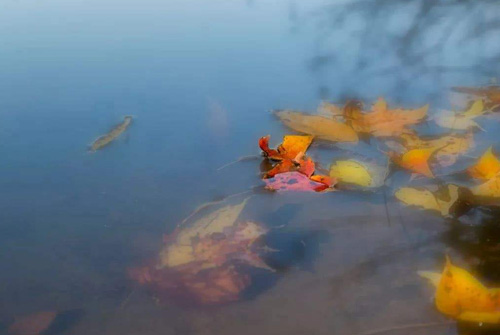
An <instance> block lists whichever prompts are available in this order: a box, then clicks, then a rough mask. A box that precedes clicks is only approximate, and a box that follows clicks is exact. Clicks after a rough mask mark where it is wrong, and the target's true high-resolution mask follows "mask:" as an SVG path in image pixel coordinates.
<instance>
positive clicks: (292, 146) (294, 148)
mask: <svg viewBox="0 0 500 335" xmlns="http://www.w3.org/2000/svg"><path fill="white" fill-rule="evenodd" d="M313 138H314V136H309V135H305V136H302V135H285V136H284V137H283V143H281V144H280V145H279V146H278V148H277V150H274V149H270V148H269V139H270V136H269V135H268V136H264V137H261V138H260V139H259V147H260V148H261V150H262V151H263V152H264V154H265V155H266V157H268V158H269V159H273V160H278V161H279V160H283V159H290V160H293V159H295V158H296V157H297V155H299V154H304V153H305V152H306V151H307V149H308V148H309V146H310V145H311V142H312V140H313Z"/></svg>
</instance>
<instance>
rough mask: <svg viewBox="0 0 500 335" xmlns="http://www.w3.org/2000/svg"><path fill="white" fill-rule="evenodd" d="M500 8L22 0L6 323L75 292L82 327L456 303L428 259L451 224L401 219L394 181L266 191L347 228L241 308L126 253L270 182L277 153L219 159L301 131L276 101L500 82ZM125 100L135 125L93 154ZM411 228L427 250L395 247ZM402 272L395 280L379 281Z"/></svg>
mask: <svg viewBox="0 0 500 335" xmlns="http://www.w3.org/2000/svg"><path fill="white" fill-rule="evenodd" d="M499 14H500V6H499V4H497V3H496V2H495V1H462V2H459V1H440V2H436V3H435V2H434V1H426V0H422V1H414V2H411V3H406V2H404V1H355V0H352V1H346V2H339V1H334V0H331V1H324V0H312V1H311V0H309V1H298V0H297V1H293V0H275V1H259V0H247V1H243V0H231V1H229V0H213V1H207V0H189V1H186V0H184V1H180V0H163V1H158V0H143V1H135V2H133V1H127V0H126V1H116V0H100V1H96V0H75V1H60V0H47V1H35V0H17V1H12V0H9V1H4V2H2V3H1V4H0V152H1V153H2V159H1V160H0V297H1V299H0V323H2V324H4V325H7V324H8V323H9V322H10V320H12V318H14V317H16V316H18V315H25V314H29V313H32V312H37V311H40V310H58V311H67V310H74V309H77V310H82V311H83V317H81V318H79V319H78V321H75V322H74V323H73V324H72V325H71V327H72V328H70V330H66V333H67V334H226V333H227V334H234V333H239V334H251V333H252V334H254V333H255V332H261V333H265V334H331V333H332V332H335V333H336V334H337V333H338V334H355V333H356V332H358V333H361V332H362V331H368V330H370V329H374V328H384V327H391V326H396V325H398V324H409V323H410V324H411V323H425V322H435V321H436V320H438V321H439V320H443V319H442V318H441V317H440V316H439V315H438V314H437V312H435V311H434V310H433V307H432V305H431V303H430V297H431V296H432V292H431V290H430V289H429V288H428V287H426V286H425V285H426V283H421V282H420V281H419V279H418V278H414V277H416V276H415V275H414V273H415V271H416V270H418V269H419V268H417V266H418V267H420V266H422V267H427V268H428V267H432V266H434V267H436V268H437V265H438V264H441V263H439V262H440V258H439V257H440V256H439V255H441V256H442V253H441V252H442V251H443V250H445V249H446V247H447V245H446V244H442V243H441V242H437V245H434V244H431V246H430V247H429V246H426V245H425V243H424V246H420V243H423V242H422V241H423V240H426V239H427V238H429V239H430V240H432V239H433V238H434V239H435V238H436V235H437V234H439V233H440V232H441V231H442V230H444V227H441V226H438V225H439V223H434V224H431V221H432V220H433V219H434V218H432V219H429V218H427V217H426V216H425V215H424V214H421V213H420V214H417V215H416V216H415V215H414V213H415V212H411V211H407V212H404V213H403V216H404V217H405V220H406V222H414V223H415V222H416V223H415V225H413V226H412V227H411V228H407V227H403V228H401V227H402V226H397V228H394V225H395V224H394V219H393V222H392V226H391V225H388V224H387V218H386V214H387V213H386V209H385V208H384V206H383V205H382V204H383V201H382V200H381V198H380V195H379V196H373V198H374V199H370V197H371V196H369V195H368V196H362V195H358V194H354V195H352V194H351V195H345V196H341V195H337V194H336V195H334V196H332V197H329V198H328V199H326V197H323V198H320V197H317V196H312V197H309V196H306V197H303V198H302V197H300V196H299V197H291V198H290V197H287V196H284V197H282V198H277V197H271V198H264V199H257V200H255V204H254V206H253V207H252V208H253V209H252V211H253V212H254V213H260V212H265V213H274V212H275V211H276V210H277V209H279V208H281V206H283V205H286V204H288V203H292V204H296V205H297V206H301V207H300V208H301V211H300V213H299V214H297V215H295V216H293V217H292V216H291V215H289V216H286V212H287V211H284V212H283V213H284V214H283V213H281V212H278V214H277V215H278V216H279V217H282V215H284V217H286V218H288V217H290V220H287V221H288V223H290V224H291V225H292V226H295V227H296V228H297V229H323V230H325V229H326V230H329V231H330V232H329V234H331V235H332V236H331V238H330V241H329V242H328V244H327V245H328V246H330V247H324V248H326V249H323V251H322V252H321V254H322V256H319V257H320V258H321V257H322V259H323V261H319V263H318V265H317V266H316V268H314V271H302V270H297V271H296V272H293V271H292V272H291V273H289V274H287V275H286V276H285V278H284V279H283V280H281V281H279V282H278V283H277V284H276V285H274V287H273V288H272V289H268V290H266V291H264V292H263V293H262V294H261V295H259V296H258V297H257V298H255V299H253V300H251V301H250V302H241V303H239V304H237V305H236V307H235V306H234V305H233V306H229V307H219V308H217V309H215V310H202V311H200V310H195V311H191V310H189V311H186V310H183V309H181V308H179V307H177V306H175V305H174V304H167V307H165V306H164V305H157V304H156V303H155V301H154V300H153V299H152V297H151V296H150V295H149V294H148V292H146V291H141V290H137V289H134V286H133V284H132V283H131V282H130V280H129V279H128V278H127V276H126V269H127V268H128V267H129V266H131V265H133V264H135V263H137V262H140V261H141V260H142V259H145V258H148V257H151V256H152V255H154V254H155V253H156V252H157V251H158V249H159V248H160V246H161V243H162V235H163V234H164V233H165V232H170V231H171V230H172V229H173V228H174V227H175V225H176V224H177V223H179V222H180V221H181V220H182V219H183V218H184V217H186V216H187V215H188V214H189V213H190V212H191V211H193V210H194V209H195V208H196V207H197V206H199V205H200V204H203V203H205V202H208V201H213V200H217V199H221V198H223V197H225V196H228V195H231V194H235V193H239V192H244V191H247V190H249V189H251V188H252V187H254V186H258V185H260V179H259V175H258V173H259V169H258V164H259V163H258V161H248V162H241V163H239V164H235V165H232V166H230V167H228V168H225V169H223V170H220V171H218V170H217V169H218V168H219V167H221V166H222V165H224V164H226V163H228V162H231V161H233V160H235V159H237V158H238V157H241V156H246V155H255V154H258V153H259V150H258V147H257V139H258V138H259V137H260V136H263V135H266V134H272V138H273V139H274V142H273V143H278V142H279V138H280V137H281V136H282V135H283V134H285V133H286V132H287V130H286V129H284V128H283V127H282V126H281V125H280V124H279V123H278V121H277V120H276V119H274V118H273V117H272V115H271V114H270V113H269V111H270V110H272V109H278V108H294V109H303V110H314V109H315V108H316V106H317V105H318V103H319V101H320V100H321V99H327V100H332V101H338V102H342V101H343V100H344V99H345V98H350V97H357V98H360V99H365V100H366V101H371V100H373V99H375V98H376V97H379V96H385V97H387V99H388V100H389V101H390V102H391V103H394V104H398V103H399V104H404V105H405V106H410V107H411V106H419V105H422V104H425V103H431V106H435V108H436V109H437V108H449V105H447V104H448V102H447V94H448V91H447V89H448V88H449V87H451V86H455V85H459V86H474V85H487V84H490V83H491V82H492V80H493V81H494V80H495V78H496V77H497V76H498V75H499V71H500V68H499V65H498V60H499V59H500V44H499V43H498V38H497V37H496V36H498V31H497V30H498V26H499V25H498V22H499V21H498V17H499ZM125 115H132V116H133V117H134V121H133V123H132V125H131V127H130V129H128V130H127V132H126V133H125V134H124V135H123V136H121V137H120V138H119V139H118V140H117V141H116V142H115V143H113V144H112V145H110V146H109V147H108V148H106V149H104V150H102V151H99V152H97V153H93V154H90V153H88V152H87V149H88V145H89V144H90V143H91V142H92V141H93V140H94V139H95V138H97V137H98V136H99V135H102V134H104V133H106V132H107V131H108V130H109V129H110V128H112V127H113V126H114V125H116V124H117V123H119V122H121V120H122V119H123V116H125ZM360 208H363V210H362V211H360ZM395 208H396V206H395V205H394V208H393V210H394V212H393V213H392V214H391V215H394V216H395V217H399V218H401V215H399V216H398V214H396V212H397V211H398V210H399V209H395ZM398 208H399V207H398ZM260 215H261V216H262V217H266V215H265V214H262V213H260ZM422 216H424V217H422ZM267 217H271V218H272V217H273V216H272V215H271V214H269V215H267ZM275 218H276V216H275ZM335 220H337V221H338V222H337V221H335ZM351 221H353V222H354V223H355V224H354V226H355V227H357V228H356V229H353V227H354V226H353V225H350V224H347V223H349V222H351ZM437 221H438V220H437ZM332 222H333V223H332ZM370 222H371V223H373V225H370ZM377 227H378V228H377ZM391 227H392V228H391ZM408 229H409V230H410V232H409V231H408ZM398 241H400V242H398ZM350 243H352V244H350ZM400 244H401V245H400ZM404 245H407V246H409V248H410V249H411V248H416V249H414V250H416V251H415V254H418V253H420V252H422V253H423V256H414V255H413V254H412V253H411V252H409V253H408V254H404V253H403V254H404V255H408V257H409V258H410V260H412V261H414V263H411V265H410V266H408V267H405V266H406V265H407V264H408V262H409V260H408V259H403V260H398V261H397V262H391V261H390V260H389V261H387V262H384V261H383V260H380V261H378V260H377V256H376V255H381V256H380V257H382V258H384V257H385V254H386V253H387V252H389V253H392V251H390V250H392V249H391V248H393V247H394V248H395V250H396V252H397V253H398V252H399V251H398V250H399V248H403V249H404ZM360 246H363V247H360ZM419 248H420V249H419ZM403 257H405V256H403ZM422 259H423V260H422ZM379 263H380V264H379ZM357 265H360V269H358V268H357ZM365 265H366V266H365ZM357 269H358V270H357ZM344 270H345V271H347V277H342V276H341V273H343V271H344ZM349 271H351V272H349ZM397 274H401V276H403V277H404V278H406V279H401V280H396V279H394V278H395V276H396V275H397ZM365 275H366V276H365ZM339 276H340V277H339ZM372 276H373V277H372ZM339 278H340V279H339ZM388 278H392V279H394V280H393V282H392V284H391V285H392V286H391V287H392V289H389V288H388V287H387V286H383V288H377V284H383V283H387V282H388ZM408 278H411V279H408ZM365 279H366V280H365ZM342 285H344V286H345V288H344V290H340V291H339V287H342ZM312 287H316V288H315V289H312ZM310 288H311V291H310V292H309V293H307V289H310ZM131 292H132V293H133V294H132V295H131ZM391 294H392V295H391ZM129 298H130V299H129ZM375 302H377V303H376V304H375ZM408 304H413V305H412V306H413V308H410V307H406V308H401V306H402V305H404V306H408ZM380 305H382V306H384V307H383V308H381V307H380ZM375 311H376V312H375ZM412 331H413V332H412V333H411V334H424V333H425V334H431V331H435V334H438V333H439V334H443V332H440V331H442V328H441V329H439V328H436V329H435V328H432V329H431V330H418V329H416V330H412ZM419 331H421V332H419ZM448 332H449V334H454V333H456V332H455V330H454V329H453V328H452V329H448ZM408 334H410V333H408ZM433 334H434V333H433Z"/></svg>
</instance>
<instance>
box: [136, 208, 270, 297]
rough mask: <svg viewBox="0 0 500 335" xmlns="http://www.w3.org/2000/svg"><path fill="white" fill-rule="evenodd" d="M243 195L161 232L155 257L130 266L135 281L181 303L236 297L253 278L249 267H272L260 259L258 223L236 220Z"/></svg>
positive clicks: (262, 231) (260, 229)
mask: <svg viewBox="0 0 500 335" xmlns="http://www.w3.org/2000/svg"><path fill="white" fill-rule="evenodd" d="M246 203H247V200H244V201H243V202H242V203H240V204H238V205H228V206H225V207H222V208H220V209H218V210H216V211H214V212H212V213H209V214H207V215H205V216H203V217H201V218H200V219H198V220H196V221H195V222H193V223H192V224H191V225H190V226H189V227H179V228H177V230H176V231H174V232H173V233H172V234H170V235H168V236H166V237H165V244H164V246H163V248H162V249H161V250H160V252H159V254H158V257H157V258H156V259H155V260H154V261H153V262H152V263H151V264H149V265H147V266H142V267H139V268H134V269H132V270H131V271H130V275H131V277H132V278H133V279H135V280H136V281H138V282H139V283H140V284H144V285H148V286H150V287H152V288H154V289H155V290H156V291H157V292H159V293H160V294H166V295H168V296H170V297H173V298H178V300H180V301H182V302H184V303H195V304H218V303H225V302H230V301H235V300H238V299H239V298H240V295H241V293H242V292H243V291H244V290H245V289H246V288H247V287H249V285H250V284H251V283H252V278H251V275H250V274H249V271H248V268H259V269H263V270H265V271H274V270H273V269H272V268H270V267H269V266H267V264H266V263H265V262H264V261H263V260H262V258H261V255H262V254H263V253H265V252H267V251H268V250H269V248H266V247H265V245H263V244H262V241H260V239H261V237H262V236H263V235H265V234H266V233H267V231H268V230H267V228H265V227H264V226H263V225H261V224H258V223H255V222H250V221H240V220H238V217H239V216H240V214H241V212H242V211H243V209H244V208H245V205H246Z"/></svg>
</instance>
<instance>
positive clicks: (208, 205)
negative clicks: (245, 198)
mask: <svg viewBox="0 0 500 335" xmlns="http://www.w3.org/2000/svg"><path fill="white" fill-rule="evenodd" d="M252 192H253V190H248V191H244V192H240V193H235V194H231V195H228V196H226V197H224V198H222V199H220V200H215V201H209V202H205V203H204V204H202V205H200V206H198V207H196V209H195V210H194V211H192V212H191V214H189V215H188V216H187V217H186V218H185V219H184V220H182V222H181V223H179V224H178V225H177V226H178V227H179V226H182V225H183V224H185V223H186V222H187V221H188V220H189V219H190V218H192V217H193V216H194V215H196V214H197V213H199V212H200V211H201V210H203V209H205V208H207V207H210V206H213V205H217V204H219V203H221V202H223V201H226V200H227V199H229V198H233V197H237V196H239V195H243V194H248V193H252Z"/></svg>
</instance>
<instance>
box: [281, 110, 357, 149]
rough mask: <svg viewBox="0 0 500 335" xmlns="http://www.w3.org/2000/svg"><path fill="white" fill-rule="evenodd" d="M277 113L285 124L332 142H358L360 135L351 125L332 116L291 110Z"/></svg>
mask: <svg viewBox="0 0 500 335" xmlns="http://www.w3.org/2000/svg"><path fill="white" fill-rule="evenodd" d="M276 115H277V116H278V117H279V118H280V120H281V122H283V124H284V125H285V126H287V127H289V128H290V129H293V130H295V131H298V132H300V133H304V134H308V135H313V136H315V137H317V138H319V139H322V140H326V141H332V142H358V135H357V134H356V132H355V131H354V130H353V129H352V128H351V127H349V126H348V125H346V124H345V123H342V122H339V121H335V120H333V119H331V118H327V117H323V116H319V115H310V114H304V113H300V112H296V111H290V110H281V111H277V112H276Z"/></svg>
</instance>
